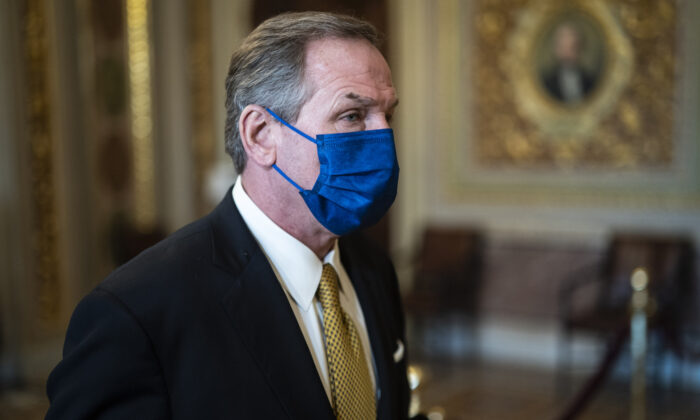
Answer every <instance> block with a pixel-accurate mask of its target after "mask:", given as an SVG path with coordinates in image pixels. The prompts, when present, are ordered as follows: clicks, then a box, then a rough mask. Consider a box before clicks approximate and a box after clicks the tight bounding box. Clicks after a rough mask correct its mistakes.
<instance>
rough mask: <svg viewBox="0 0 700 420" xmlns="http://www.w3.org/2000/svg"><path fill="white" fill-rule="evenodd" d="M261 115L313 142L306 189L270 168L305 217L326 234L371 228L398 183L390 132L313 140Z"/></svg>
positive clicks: (340, 135) (364, 133) (390, 202)
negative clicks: (297, 198)
mask: <svg viewBox="0 0 700 420" xmlns="http://www.w3.org/2000/svg"><path fill="white" fill-rule="evenodd" d="M266 109H267V108H266ZM267 111H268V112H269V113H270V115H272V116H273V117H275V118H276V119H277V120H278V121H279V122H281V123H282V124H284V125H286V126H287V127H289V128H290V129H291V130H293V131H294V132H296V133H297V134H299V135H301V136H303V137H304V138H306V139H308V140H310V141H312V142H314V143H316V148H317V150H318V160H319V162H320V166H321V167H320V173H319V174H318V178H317V179H316V183H315V184H314V186H313V188H312V189H310V190H305V189H303V188H301V187H300V186H299V185H298V184H297V183H296V182H294V181H293V180H292V179H291V178H290V177H288V176H287V175H286V174H285V173H284V172H283V171H282V170H281V169H280V168H279V167H278V166H277V165H276V164H275V165H272V167H273V168H275V170H277V172H279V173H280V175H282V176H283V177H284V178H285V179H286V180H287V181H289V183H290V184H292V185H294V187H296V188H297V189H298V190H299V193H300V194H301V196H302V197H303V198H304V202H305V203H306V205H307V206H308V207H309V210H311V213H312V214H313V215H314V217H315V218H316V220H318V221H319V222H320V223H321V224H322V225H323V226H325V228H326V229H328V230H329V231H331V232H333V233H334V234H336V235H339V236H341V235H345V234H347V233H349V232H352V231H354V230H357V229H360V228H364V227H368V226H371V225H373V224H375V223H377V222H378V221H379V219H381V218H382V216H384V214H386V212H387V210H389V207H391V205H392V203H393V202H394V199H395V198H396V189H397V187H398V182H399V163H398V161H397V159H396V147H395V145H394V132H393V130H392V129H390V128H386V129H381V130H367V131H354V132H350V133H338V134H319V135H317V136H316V139H314V138H313V137H311V136H309V135H308V134H306V133H304V132H302V131H301V130H299V129H297V128H296V127H294V126H292V125H291V124H289V123H287V122H286V121H284V120H283V119H282V118H280V117H279V116H277V114H275V113H274V112H272V111H271V110H269V109H267Z"/></svg>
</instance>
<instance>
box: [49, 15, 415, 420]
mask: <svg viewBox="0 0 700 420" xmlns="http://www.w3.org/2000/svg"><path fill="white" fill-rule="evenodd" d="M377 46H378V35H377V33H376V30H375V29H374V28H373V27H372V26H371V25H370V24H368V23H366V22H364V21H361V20H358V19H355V18H352V17H348V16H343V15H335V14H327V13H316V12H307V13H293V14H283V15H279V16H277V17H274V18H271V19H268V20H267V21H265V22H263V23H262V24H261V25H260V26H258V27H257V28H256V29H255V30H254V31H253V32H252V33H251V34H250V35H249V36H248V37H247V38H246V39H245V40H244V42H243V44H242V45H241V46H240V48H239V49H238V50H237V51H235V52H234V54H233V56H232V59H231V63H230V67H229V72H228V76H227V79H226V94H227V97H226V111H227V118H226V130H225V132H226V151H227V152H228V153H229V154H230V155H231V157H232V159H233V162H234V165H235V167H236V170H237V172H238V173H239V174H240V175H239V176H238V178H237V179H236V180H235V184H234V185H233V187H232V188H231V189H230V190H229V191H228V193H227V194H226V195H225V197H224V198H223V200H222V201H221V203H220V204H219V205H218V207H216V208H215V209H214V210H213V211H212V212H211V213H210V214H209V215H207V216H205V217H203V218H202V219H200V220H197V221H195V222H194V223H192V224H190V225H188V226H186V227H184V228H182V229H181V230H179V231H178V232H176V233H174V234H173V235H171V236H170V237H168V238H167V239H165V240H164V241H162V242H160V243H158V244H157V245H155V246H154V247H152V248H150V249H148V250H146V251H144V252H143V253H141V254H140V255H139V256H137V257H136V258H134V259H133V260H131V261H130V262H128V263H127V264H125V265H123V266H121V267H120V268H118V269H117V270H116V271H114V272H113V273H112V274H110V275H109V276H108V277H107V279H105V280H104V281H103V282H102V283H101V284H100V285H99V286H97V288H95V289H94V290H93V291H92V292H91V293H90V294H88V295H87V296H86V297H85V298H84V299H83V300H82V301H81V302H80V303H79V305H78V306H77V308H76V309H75V312H74V314H73V317H72V319H71V322H70V325H69V327H68V331H67V334H66V339H65V345H64V351H63V360H62V361H61V362H60V363H59V364H58V365H57V366H56V368H55V369H54V371H53V372H52V373H51V376H50V378H49V380H48V383H47V392H48V396H49V399H50V402H51V406H50V408H49V411H48V414H47V418H48V419H71V420H79V419H94V418H110V419H171V418H172V419H231V418H236V419H239V418H240V419H283V418H284V419H287V418H289V419H334V418H337V419H371V418H380V419H403V418H407V417H408V406H409V394H410V392H409V387H408V383H407V378H406V349H405V345H404V343H405V336H404V318H403V314H402V309H401V303H400V297H399V291H398V285H397V279H396V274H395V271H394V268H393V266H392V264H391V262H390V261H389V259H388V258H387V257H386V256H385V254H384V253H383V252H382V251H381V250H379V249H378V248H377V247H376V246H374V245H373V244H372V243H370V242H368V241H367V240H366V239H365V238H364V237H363V235H362V234H361V233H358V230H360V229H362V228H364V227H367V226H369V225H371V224H373V223H376V222H377V221H378V220H379V219H380V218H381V217H382V216H383V215H384V214H385V213H386V211H387V210H388V209H389V207H390V206H391V204H392V203H393V201H394V198H395V195H396V191H397V183H398V172H399V169H398V163H397V160H396V151H395V145H394V138H393V131H392V130H391V128H390V122H391V117H392V114H393V113H394V109H395V107H396V105H397V104H398V98H397V95H396V91H395V89H394V86H393V84H392V78H391V71H390V69H389V66H388V65H387V63H386V61H385V59H384V58H383V57H382V55H381V53H380V52H379V50H378V49H377Z"/></svg>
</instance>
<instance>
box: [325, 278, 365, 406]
mask: <svg viewBox="0 0 700 420" xmlns="http://www.w3.org/2000/svg"><path fill="white" fill-rule="evenodd" d="M317 296H318V300H319V301H320V302H321V307H322V308H323V334H324V335H325V342H326V360H327V361H328V373H329V376H330V383H331V396H332V398H333V410H334V411H335V416H336V417H337V418H338V420H351V419H352V420H367V419H374V418H376V415H377V414H376V402H375V399H374V388H373V386H372V381H371V379H370V376H369V370H368V367H367V359H366V358H365V352H364V349H363V346H362V342H361V341H360V337H359V335H358V333H357V329H356V328H355V324H354V323H353V322H352V320H351V319H350V317H349V316H348V314H347V313H345V311H344V310H343V308H341V307H340V294H339V292H338V274H337V273H336V272H335V269H334V268H333V266H332V265H330V264H323V274H321V284H320V285H319V286H318V292H317Z"/></svg>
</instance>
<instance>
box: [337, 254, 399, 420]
mask: <svg viewBox="0 0 700 420" xmlns="http://www.w3.org/2000/svg"><path fill="white" fill-rule="evenodd" d="M347 244H348V241H341V245H343V246H344V247H341V249H340V250H341V254H340V255H341V259H342V262H343V267H345V270H346V271H347V272H348V275H349V276H350V280H351V281H352V284H353V287H354V288H355V293H356V294H357V298H358V300H359V301H360V306H361V307H362V313H363V315H364V318H365V324H366V326H367V334H368V335H369V339H370V344H371V347H372V355H373V356H374V363H375V365H376V368H377V378H376V382H377V387H378V389H379V400H378V401H377V418H379V419H385V418H386V419H388V418H394V417H395V414H394V413H392V404H391V401H392V400H393V398H394V396H393V395H392V392H393V391H392V388H393V387H392V386H391V383H390V376H391V375H390V373H389V369H390V367H391V365H390V363H392V362H393V359H392V355H391V351H392V349H393V345H394V343H390V342H389V341H391V337H393V334H392V333H391V332H390V330H389V328H388V325H386V322H385V319H384V317H382V316H381V314H380V313H378V311H377V309H378V308H382V307H383V305H384V304H385V302H382V297H381V296H380V294H379V292H378V288H377V285H378V284H380V283H381V279H377V278H376V274H375V273H373V272H372V271H371V270H369V269H368V268H367V267H366V266H365V265H363V264H362V263H363V261H362V258H361V257H359V256H357V255H355V254H354V252H353V251H354V250H353V249H352V248H350V247H347V246H345V245H347Z"/></svg>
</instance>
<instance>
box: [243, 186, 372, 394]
mask: <svg viewBox="0 0 700 420" xmlns="http://www.w3.org/2000/svg"><path fill="white" fill-rule="evenodd" d="M232 195H233V201H234V203H235V204H236V207H237V208H238V211H239V212H240V213H241V217H243V220H244V221H245V223H246V225H248V229H250V231H251V232H252V234H253V236H254V237H255V240H256V241H257V242H258V245H260V248H262V250H263V252H264V254H265V256H267V260H268V261H269V262H270V265H271V266H272V269H273V271H274V272H275V275H276V276H277V279H278V280H279V282H280V285H281V286H282V288H283V289H284V290H285V292H286V295H287V298H288V299H289V304H290V306H291V308H292V311H293V312H294V315H295V316H296V319H297V322H298V323H299V328H301V331H302V332H303V334H304V339H306V344H307V345H308V346H309V351H310V353H311V356H312V357H313V360H314V363H315V364H316V369H317V371H318V374H319V376H320V377H321V381H322V382H323V386H324V388H325V389H326V395H327V396H328V400H329V401H332V399H331V387H330V380H329V377H328V363H327V361H326V350H325V340H324V336H323V326H322V323H323V310H322V308H321V302H319V301H318V299H316V290H317V289H318V285H319V283H320V282H321V273H322V272H323V264H324V263H329V264H331V265H332V266H333V268H335V271H336V272H337V273H338V279H339V282H340V306H342V308H343V310H344V311H345V312H346V313H347V314H348V315H349V316H350V318H351V319H352V321H353V322H354V324H355V327H356V328H357V331H358V334H359V336H360V340H361V341H362V345H363V347H364V351H365V356H366V357H367V366H368V367H369V368H370V369H369V374H370V378H371V379H372V384H373V385H374V386H375V389H376V380H375V371H374V362H373V360H374V359H373V357H372V348H371V347H370V345H369V337H368V336H367V327H366V325H365V318H364V316H363V314H362V308H361V307H360V302H359V301H358V300H357V296H356V295H355V289H354V288H353V286H352V282H351V281H350V278H349V277H348V273H347V272H346V271H345V268H343V264H342V263H341V262H340V249H339V248H338V241H335V245H334V247H333V249H332V250H331V251H330V252H329V253H328V254H327V255H326V256H325V258H324V259H323V261H321V260H319V259H318V257H317V256H316V254H314V252H313V251H312V250H311V249H309V248H308V247H307V246H306V245H304V244H303V243H301V242H300V241H299V240H298V239H296V238H295V237H293V236H292V235H290V234H289V233H287V232H285V231H284V230H283V229H282V228H281V227H279V226H278V225H277V224H276V223H275V222H273V221H272V220H271V219H270V218H269V217H267V215H266V214H265V213H263V211H262V210H260V208H259V207H258V206H257V205H256V204H255V203H254V202H253V200H251V199H250V197H249V196H248V194H247V193H246V192H245V190H244V189H243V185H242V184H241V177H240V176H239V177H238V178H237V179H236V184H235V185H234V186H233V193H232Z"/></svg>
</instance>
